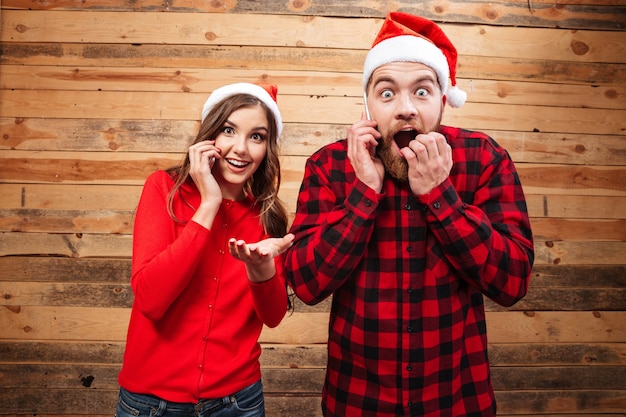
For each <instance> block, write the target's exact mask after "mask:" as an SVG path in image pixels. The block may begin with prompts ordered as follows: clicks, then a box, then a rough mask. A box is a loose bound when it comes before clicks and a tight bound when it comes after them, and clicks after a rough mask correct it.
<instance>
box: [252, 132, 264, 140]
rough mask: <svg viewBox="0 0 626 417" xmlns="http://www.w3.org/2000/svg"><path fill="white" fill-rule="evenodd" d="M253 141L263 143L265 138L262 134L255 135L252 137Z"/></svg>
mask: <svg viewBox="0 0 626 417" xmlns="http://www.w3.org/2000/svg"><path fill="white" fill-rule="evenodd" d="M252 139H254V140H256V141H259V142H263V141H264V140H265V136H263V135H261V134H260V133H255V134H254V135H252Z"/></svg>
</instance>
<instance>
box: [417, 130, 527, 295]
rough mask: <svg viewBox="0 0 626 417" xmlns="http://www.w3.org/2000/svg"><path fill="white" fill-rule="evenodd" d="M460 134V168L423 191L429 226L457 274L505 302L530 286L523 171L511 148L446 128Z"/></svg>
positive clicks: (457, 160) (456, 162) (457, 145)
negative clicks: (515, 161) (509, 149)
mask: <svg viewBox="0 0 626 417" xmlns="http://www.w3.org/2000/svg"><path fill="white" fill-rule="evenodd" d="M443 133H445V134H446V135H447V136H448V137H454V138H455V140H454V141H453V142H452V143H453V161H454V168H453V171H452V172H451V174H450V176H449V177H448V179H447V180H446V181H444V182H443V183H442V184H440V185H439V187H437V188H435V189H434V190H432V191H431V193H430V194H428V195H424V196H419V200H420V202H421V203H423V204H424V206H425V207H427V210H425V211H426V221H427V223H428V224H429V230H430V231H431V233H433V234H434V236H435V239H436V240H437V242H438V243H439V245H440V246H441V247H442V248H443V252H444V254H445V257H446V260H447V261H448V262H449V263H450V264H451V266H452V269H453V270H455V272H456V274H457V275H459V276H460V277H462V278H463V279H465V280H466V281H468V282H469V283H470V284H471V285H474V286H475V287H476V288H478V289H479V290H480V291H481V292H482V293H483V294H485V295H486V296H488V297H489V298H491V299H492V300H494V301H495V302H496V303H498V304H500V305H503V306H507V307H508V306H511V305H513V304H515V303H516V302H517V301H519V300H520V299H521V298H522V297H524V295H526V291H527V289H528V282H529V280H528V278H529V276H530V272H531V267H532V264H533V260H534V248H533V240H532V233H531V228H530V221H529V218H528V213H527V208H526V201H525V198H524V193H523V190H522V186H521V183H520V180H519V176H518V174H517V171H516V169H515V166H514V164H513V161H512V160H511V158H510V157H509V154H508V153H507V152H506V150H505V149H504V148H502V147H500V146H498V145H497V144H496V143H495V142H494V141H493V139H491V138H489V137H488V136H486V135H484V134H482V133H480V132H473V131H467V130H461V129H455V128H450V127H444V131H443Z"/></svg>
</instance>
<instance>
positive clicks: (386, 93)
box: [380, 90, 393, 98]
mask: <svg viewBox="0 0 626 417" xmlns="http://www.w3.org/2000/svg"><path fill="white" fill-rule="evenodd" d="M380 96H381V97H382V98H391V97H393V92H392V91H391V90H383V92H382V93H380Z"/></svg>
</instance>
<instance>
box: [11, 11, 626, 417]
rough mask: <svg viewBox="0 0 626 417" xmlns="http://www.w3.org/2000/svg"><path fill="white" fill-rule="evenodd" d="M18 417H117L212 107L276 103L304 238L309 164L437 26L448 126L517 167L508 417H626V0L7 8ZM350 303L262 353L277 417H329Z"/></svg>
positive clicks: (497, 339)
mask: <svg viewBox="0 0 626 417" xmlns="http://www.w3.org/2000/svg"><path fill="white" fill-rule="evenodd" d="M0 8H1V18H0V22H1V27H0V43H1V46H0V295H1V298H0V328H1V329H2V331H1V332H0V409H1V410H0V415H2V416H3V417H27V416H31V417H32V416H33V415H38V416H45V417H104V416H105V415H106V416H109V415H111V413H112V412H113V410H114V407H115V401H116V398H117V381H116V378H117V372H118V371H119V369H120V367H121V364H122V356H123V352H124V339H125V334H126V326H127V322H128V316H129V313H130V306H131V305H132V300H133V294H132V290H131V287H130V276H131V262H132V260H131V254H132V226H133V220H134V219H133V216H134V210H135V208H136V206H137V202H138V200H139V196H140V193H141V189H142V185H143V182H144V180H145V178H146V177H147V176H148V175H149V174H150V173H151V172H153V171H155V170H157V169H162V168H165V167H168V166H170V165H173V164H176V163H178V162H179V161H180V159H181V158H182V156H183V154H184V151H185V148H186V146H187V144H188V143H190V141H192V140H193V139H194V137H195V135H196V132H197V130H198V127H199V109H200V107H201V105H202V104H203V102H204V100H206V97H207V96H208V95H209V94H210V92H211V91H213V90H214V89H215V88H217V87H218V86H221V85H223V84H225V83H228V82H236V81H248V82H258V81H261V82H273V83H277V84H278V86H279V94H278V104H279V106H280V108H281V111H282V113H283V118H284V120H285V122H286V123H285V130H284V134H283V137H282V138H281V168H282V178H283V183H282V186H281V190H280V196H281V198H282V199H283V200H285V201H286V202H287V206H288V209H289V211H290V219H292V218H293V212H294V210H295V201H296V199H297V195H298V191H299V187H300V182H301V180H302V174H303V169H304V164H305V161H306V158H307V157H308V156H310V155H311V154H312V153H313V152H315V151H317V150H318V149H319V148H320V147H322V146H324V145H326V144H329V143H332V142H334V141H336V140H338V139H342V138H344V137H345V136H346V132H347V129H348V127H349V126H350V125H351V124H352V123H353V122H354V121H355V120H358V118H359V117H360V114H361V112H362V108H363V102H362V98H361V71H362V65H363V61H364V59H365V56H366V54H367V50H368V48H369V46H370V43H371V41H372V39H373V38H374V36H375V34H376V32H377V31H378V28H379V26H380V24H381V22H382V18H383V17H384V16H385V14H386V13H387V12H388V11H391V10H401V11H405V12H412V13H416V14H419V15H422V16H424V17H427V18H431V19H433V20H435V21H437V22H440V23H441V26H442V27H443V29H444V30H445V31H446V33H447V34H448V35H449V37H450V38H451V39H452V41H453V42H454V44H455V46H456V47H457V49H458V52H459V59H458V68H457V79H458V84H459V86H460V87H461V88H462V89H464V90H466V91H467V92H468V102H467V103H466V105H465V106H464V107H462V108H461V109H451V108H446V111H445V114H444V119H443V122H444V123H446V124H450V125H457V126H461V127H465V128H470V129H476V130H481V131H484V132H485V133H487V134H488V135H490V136H491V137H493V138H494V139H495V140H496V141H497V142H498V143H499V144H500V145H502V146H503V147H504V148H505V149H507V151H508V152H509V154H510V155H511V158H512V159H513V161H514V162H515V164H516V167H517V168H518V171H519V174H520V178H521V181H522V184H523V186H524V191H525V194H526V198H527V204H528V211H529V214H530V216H531V224H532V227H533V233H534V237H535V248H536V257H535V265H534V268H533V273H532V276H531V280H530V285H529V291H528V294H527V296H526V297H525V298H524V299H523V300H521V301H520V302H519V303H517V304H516V305H514V306H512V307H510V308H503V307H501V306H498V305H497V304H495V303H493V302H491V301H489V300H487V301H486V306H485V307H486V310H487V320H488V329H489V355H490V359H491V364H492V377H493V382H494V386H495V388H496V397H497V400H498V414H499V415H501V416H511V417H531V416H532V417H537V416H541V417H557V416H558V417H600V416H602V417H617V416H621V417H623V416H626V379H625V378H624V375H625V374H626V373H625V371H626V333H625V332H626V326H625V325H624V323H626V316H624V314H625V313H626V309H625V307H626V301H625V300H626V180H625V178H626V171H625V167H626V6H625V4H624V2H623V1H622V0H568V1H567V2H554V1H551V0H532V1H527V0H513V1H503V0H496V1H492V2H484V1H478V0H461V1H447V0H436V1H431V0H428V1H420V2H414V1H395V2H371V1H365V2H364V1H361V0H346V1H341V2H337V1H329V0H306V1H300V0H288V1H284V2H274V1H266V0H263V1H253V0H222V1H206V2H199V1H196V0H168V1H166V2H164V1H162V0H93V1H92V0H90V1H88V2H85V1H80V0H54V1H39V0H3V1H2V3H1V6H0ZM330 303H331V299H327V300H324V301H323V302H321V303H319V304H317V305H315V306H307V305H305V304H304V303H302V302H301V301H299V300H297V299H296V300H294V312H293V313H292V314H289V315H288V316H287V317H286V318H285V320H284V321H283V323H281V325H280V326H279V327H277V328H275V329H264V331H263V334H262V340H261V341H262V349H263V353H262V355H261V365H262V373H263V382H264V387H265V392H266V408H267V413H268V415H269V416H272V417H282V416H285V417H287V416H293V415H301V416H306V417H309V416H311V417H318V416H321V411H320V394H321V389H322V384H323V378H324V371H325V367H326V345H325V342H326V337H327V326H328V317H329V311H330Z"/></svg>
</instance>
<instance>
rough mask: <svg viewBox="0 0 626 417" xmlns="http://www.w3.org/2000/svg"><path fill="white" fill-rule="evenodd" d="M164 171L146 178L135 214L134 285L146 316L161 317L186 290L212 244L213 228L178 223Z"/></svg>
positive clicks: (136, 299)
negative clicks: (170, 211) (170, 208)
mask: <svg viewBox="0 0 626 417" xmlns="http://www.w3.org/2000/svg"><path fill="white" fill-rule="evenodd" d="M171 181H172V180H171V179H170V178H169V176H167V174H165V173H164V172H157V173H155V174H153V175H151V176H150V177H148V179H147V180H146V183H145V185H144V189H143V192H142V195H141V199H140V200H139V205H138V207H137V212H136V216H135V224H134V235H133V266H132V278H131V284H132V288H133V291H134V292H135V295H136V296H135V303H136V308H138V309H139V310H140V311H141V312H142V313H143V314H144V315H145V316H146V317H148V318H149V319H151V320H155V321H156V320H159V319H160V318H161V317H162V316H163V315H164V314H165V312H166V311H167V309H168V307H169V306H170V305H171V304H172V303H173V302H174V300H175V299H176V298H177V297H178V296H179V295H180V293H181V292H182V291H183V290H184V289H185V287H186V286H187V284H188V282H189V280H190V279H191V277H193V273H194V271H195V270H196V268H197V267H198V265H199V263H200V260H201V258H202V256H201V255H202V254H203V253H206V251H207V247H208V246H209V245H210V243H211V231H210V230H208V229H206V228H204V227H202V226H200V225H199V224H197V223H195V222H189V223H187V224H186V225H184V226H183V229H182V233H180V234H179V235H178V236H176V235H177V233H176V227H180V226H177V225H176V224H175V223H174V222H173V221H172V218H171V217H170V215H169V214H168V212H167V203H166V200H167V192H168V190H169V188H170V187H169V186H167V182H171Z"/></svg>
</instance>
